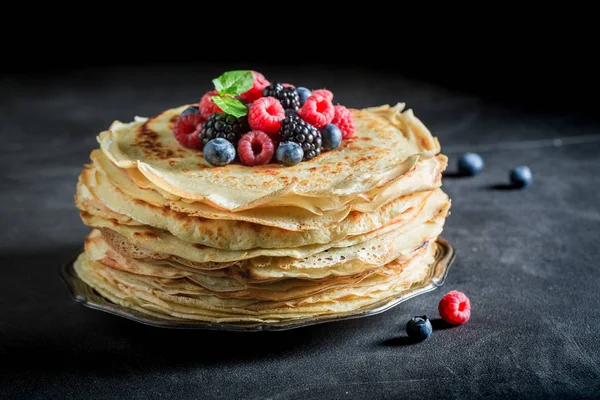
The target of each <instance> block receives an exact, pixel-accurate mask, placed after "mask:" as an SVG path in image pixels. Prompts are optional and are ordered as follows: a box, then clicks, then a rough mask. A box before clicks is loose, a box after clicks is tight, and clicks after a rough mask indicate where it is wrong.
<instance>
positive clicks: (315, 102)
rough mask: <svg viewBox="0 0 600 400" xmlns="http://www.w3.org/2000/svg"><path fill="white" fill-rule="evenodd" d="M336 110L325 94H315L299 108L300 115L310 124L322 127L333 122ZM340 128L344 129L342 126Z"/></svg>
mask: <svg viewBox="0 0 600 400" xmlns="http://www.w3.org/2000/svg"><path fill="white" fill-rule="evenodd" d="M334 114H335V110H334V108H333V104H332V103H331V101H329V100H327V99H326V98H325V97H324V96H321V95H315V94H313V95H312V96H310V97H309V98H308V99H306V102H305V103H304V105H303V106H302V107H301V108H300V110H298V115H300V117H302V119H303V120H305V121H306V122H308V123H309V124H311V125H313V126H315V127H317V128H319V129H321V128H323V127H324V126H325V125H327V124H329V123H331V121H332V120H333V116H334ZM340 129H342V128H341V127H340Z"/></svg>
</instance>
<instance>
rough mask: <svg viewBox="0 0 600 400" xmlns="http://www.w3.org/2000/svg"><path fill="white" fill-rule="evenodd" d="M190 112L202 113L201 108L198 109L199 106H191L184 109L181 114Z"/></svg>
mask: <svg viewBox="0 0 600 400" xmlns="http://www.w3.org/2000/svg"><path fill="white" fill-rule="evenodd" d="M188 114H200V110H199V109H198V106H189V107H188V108H186V109H185V110H183V112H182V113H181V115H180V116H181V117H183V116H184V115H188Z"/></svg>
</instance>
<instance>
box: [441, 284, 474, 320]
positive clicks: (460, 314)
mask: <svg viewBox="0 0 600 400" xmlns="http://www.w3.org/2000/svg"><path fill="white" fill-rule="evenodd" d="M438 311H439V313H440V317H442V319H443V320H444V321H446V322H448V323H449V324H453V325H460V324H464V323H465V322H467V321H468V320H469V318H471V302H470V301H469V298H468V297H467V296H466V295H465V294H464V293H462V292H457V291H456V290H452V291H450V292H448V293H446V295H445V296H444V297H442V300H441V301H440V304H439V305H438Z"/></svg>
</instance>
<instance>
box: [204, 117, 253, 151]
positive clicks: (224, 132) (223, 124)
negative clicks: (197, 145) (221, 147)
mask: <svg viewBox="0 0 600 400" xmlns="http://www.w3.org/2000/svg"><path fill="white" fill-rule="evenodd" d="M249 131H250V125H248V117H247V116H245V115H244V116H243V117H240V118H236V117H234V116H233V115H228V114H225V113H222V112H217V113H214V114H212V115H211V116H210V117H208V120H207V121H206V122H205V123H204V124H203V125H202V130H201V131H200V140H201V141H202V144H204V145H206V144H207V143H208V142H210V141H211V140H213V139H218V138H223V139H226V140H227V141H229V142H230V143H231V144H233V145H234V146H235V147H237V144H238V141H239V140H240V138H241V137H242V135H244V134H245V133H248V132H249Z"/></svg>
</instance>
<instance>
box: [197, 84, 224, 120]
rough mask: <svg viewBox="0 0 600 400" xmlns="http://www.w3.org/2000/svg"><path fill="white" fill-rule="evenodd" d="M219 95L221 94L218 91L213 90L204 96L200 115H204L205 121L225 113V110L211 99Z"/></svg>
mask: <svg viewBox="0 0 600 400" xmlns="http://www.w3.org/2000/svg"><path fill="white" fill-rule="evenodd" d="M218 94H219V92H217V91H216V90H211V91H210V92H208V93H205V94H204V96H202V99H200V104H199V105H198V107H199V108H200V114H202V116H203V117H204V119H208V117H210V116H211V115H213V114H214V113H216V112H223V110H221V108H220V107H219V106H218V105H216V104H215V102H214V101H212V99H211V96H216V95H218Z"/></svg>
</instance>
